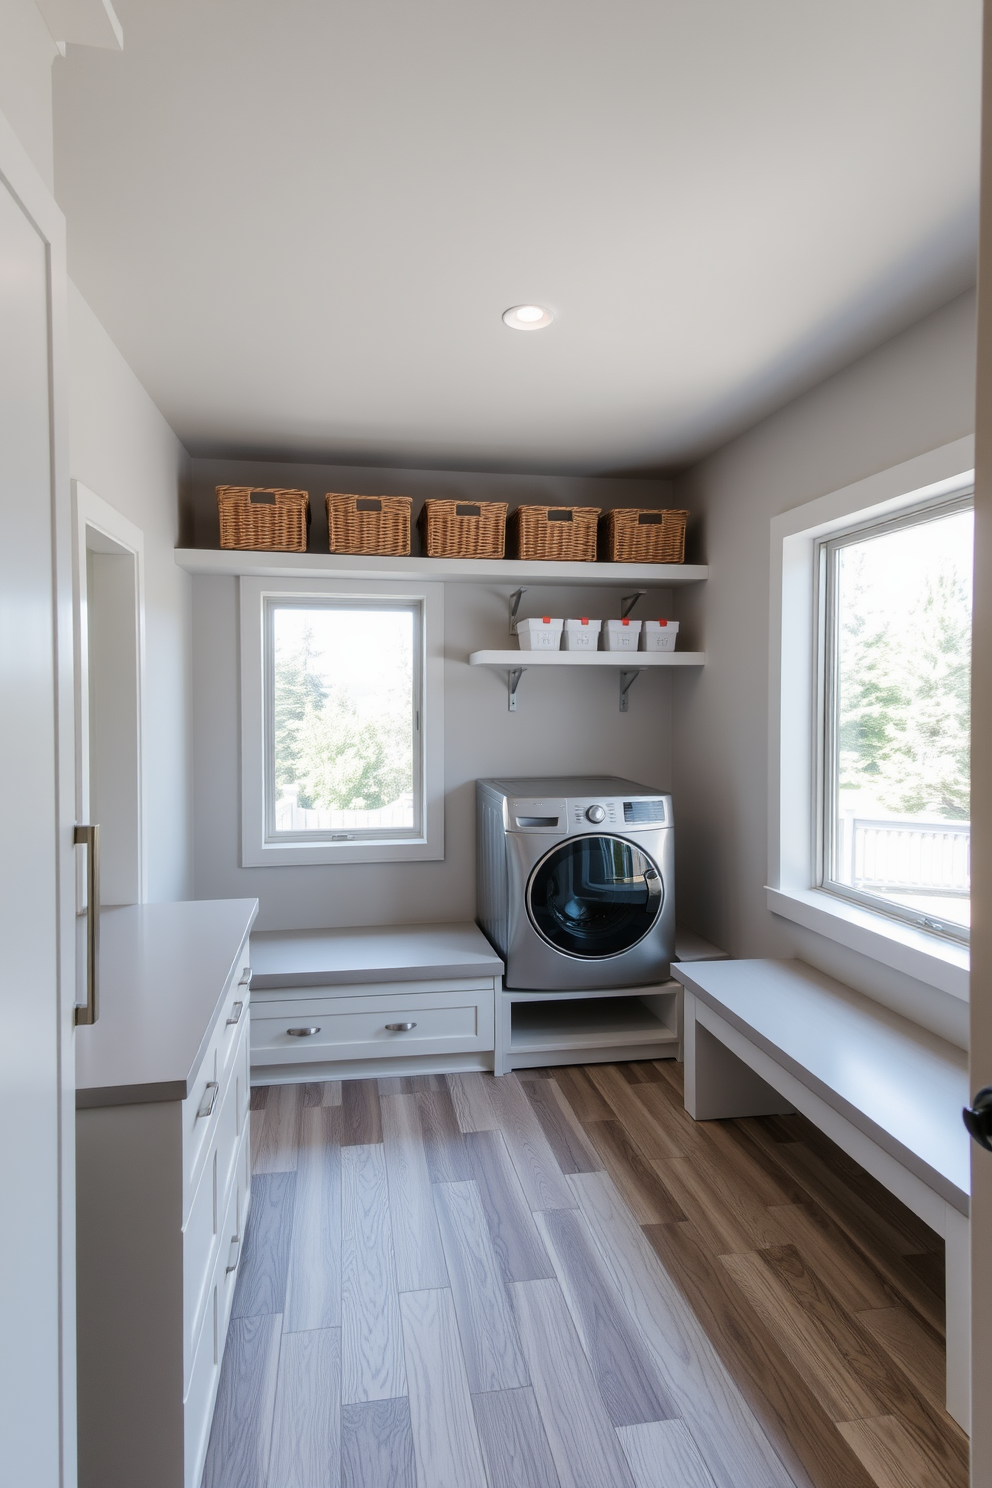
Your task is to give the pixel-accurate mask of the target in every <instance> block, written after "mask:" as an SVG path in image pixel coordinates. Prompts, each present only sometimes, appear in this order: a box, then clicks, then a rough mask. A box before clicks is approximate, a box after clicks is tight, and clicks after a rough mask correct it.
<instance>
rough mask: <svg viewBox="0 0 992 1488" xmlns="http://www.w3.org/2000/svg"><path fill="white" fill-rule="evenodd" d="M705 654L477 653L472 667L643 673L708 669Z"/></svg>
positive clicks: (513, 651)
mask: <svg viewBox="0 0 992 1488" xmlns="http://www.w3.org/2000/svg"><path fill="white" fill-rule="evenodd" d="M705 662H706V653H705V652H704V651H520V650H517V649H516V648H514V649H513V650H512V651H473V652H472V654H471V656H470V657H469V659H468V664H469V666H482V667H492V668H493V669H494V670H495V671H500V672H505V671H506V670H507V668H508V667H509V668H511V669H514V670H515V669H516V668H517V667H523V668H525V669H526V668H528V667H614V668H616V669H617V670H619V671H624V672H634V671H637V672H639V671H642V670H643V669H644V668H645V667H698V666H703V665H705Z"/></svg>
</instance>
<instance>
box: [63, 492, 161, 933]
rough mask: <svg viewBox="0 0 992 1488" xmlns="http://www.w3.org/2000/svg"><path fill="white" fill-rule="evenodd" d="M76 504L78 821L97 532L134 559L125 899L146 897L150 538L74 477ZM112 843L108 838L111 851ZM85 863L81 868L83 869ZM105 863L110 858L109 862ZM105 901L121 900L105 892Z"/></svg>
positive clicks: (85, 801) (83, 816)
mask: <svg viewBox="0 0 992 1488" xmlns="http://www.w3.org/2000/svg"><path fill="white" fill-rule="evenodd" d="M72 506H73V532H74V541H73V553H72V563H73V574H72V578H73V610H74V615H75V624H74V648H75V649H74V665H75V735H76V749H75V755H76V764H75V768H76V787H75V789H76V814H77V818H78V820H79V821H89V820H90V768H89V766H90V761H89V750H90V720H89V697H90V694H89V665H88V657H89V644H88V623H87V621H88V594H87V580H88V576H87V563H86V554H87V550H88V549H90V548H94V547H95V546H96V544H94V541H93V535H96V536H97V538H98V541H99V539H101V538H102V539H104V540H106V549H107V550H108V551H111V552H115V553H121V554H123V555H124V556H130V558H131V559H132V561H133V565H134V615H133V624H134V635H135V672H134V676H133V677H127V678H122V689H123V691H124V693H125V696H126V706H127V707H128V709H129V710H131V709H133V710H134V724H135V744H136V750H137V758H136V760H135V768H136V774H137V803H136V808H137V821H136V824H135V825H136V831H137V838H138V882H137V884H136V886H135V891H134V893H133V895H130V896H129V897H128V898H127V899H124V900H121V901H120V902H121V903H137V904H140V903H143V902H144V899H145V886H146V884H147V882H148V865H147V860H146V845H145V832H144V823H145V773H144V678H145V538H144V533H143V532H142V531H141V528H140V527H136V526H135V524H134V523H133V522H130V521H128V519H127V517H125V516H122V515H121V513H120V512H119V511H117V509H116V508H115V507H113V506H111V505H110V504H109V502H106V501H104V500H103V499H102V497H100V496H97V495H96V493H95V492H94V491H91V490H90V489H89V487H88V486H84V485H83V483H82V481H78V480H73V482H72ZM106 848H107V843H106V841H104V843H103V851H104V854H105V853H106ZM82 866H83V865H82V864H80V870H81V869H82ZM105 867H106V864H105ZM82 894H83V886H82V872H81V871H80V875H79V883H78V884H77V895H76V897H77V904H76V907H77V911H81V910H82V908H83V904H84V901H83V898H82ZM102 899H103V902H104V903H105V904H109V903H112V902H116V901H114V900H112V899H111V898H109V897H108V895H107V893H106V892H104V893H103V894H102Z"/></svg>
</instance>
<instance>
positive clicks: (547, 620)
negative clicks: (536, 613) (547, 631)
mask: <svg viewBox="0 0 992 1488" xmlns="http://www.w3.org/2000/svg"><path fill="white" fill-rule="evenodd" d="M541 624H542V625H550V624H551V616H550V615H545V617H544V619H543V620H542V621H541Z"/></svg>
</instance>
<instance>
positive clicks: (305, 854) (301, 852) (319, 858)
mask: <svg viewBox="0 0 992 1488" xmlns="http://www.w3.org/2000/svg"><path fill="white" fill-rule="evenodd" d="M443 857H444V838H443V835H442V833H441V831H440V830H435V832H434V834H433V835H430V834H429V835H428V836H427V837H426V838H424V837H411V838H406V839H404V840H401V841H395V840H394V841H392V842H390V841H389V840H388V839H387V840H384V839H383V838H378V839H374V840H372V841H366V842H362V841H358V842H328V841H326V840H324V841H322V842H299V841H296V842H286V843H282V842H266V843H264V844H263V845H262V846H260V847H248V846H246V847H245V849H244V851H243V854H242V859H241V862H242V867H244V868H282V867H288V866H295V867H299V866H301V865H302V864H305V863H310V864H313V865H316V866H328V865H334V864H336V863H338V864H342V865H347V864H352V863H411V862H417V863H423V862H437V861H439V860H441V859H443Z"/></svg>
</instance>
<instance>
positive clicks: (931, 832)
mask: <svg viewBox="0 0 992 1488" xmlns="http://www.w3.org/2000/svg"><path fill="white" fill-rule="evenodd" d="M845 825H847V826H848V830H849V833H850V836H849V856H848V862H849V863H850V872H851V884H852V886H853V887H854V888H856V889H867V890H869V891H870V892H875V893H877V892H878V891H879V890H880V889H890V890H893V891H900V892H903V893H912V892H914V891H915V890H919V891H920V892H921V893H927V892H934V891H935V892H938V893H940V894H950V895H955V896H957V895H961V896H962V897H963V896H965V895H967V894H968V893H969V892H970V889H971V823H970V822H927V821H874V820H871V819H869V818H867V817H850V818H848V820H847V823H845Z"/></svg>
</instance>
